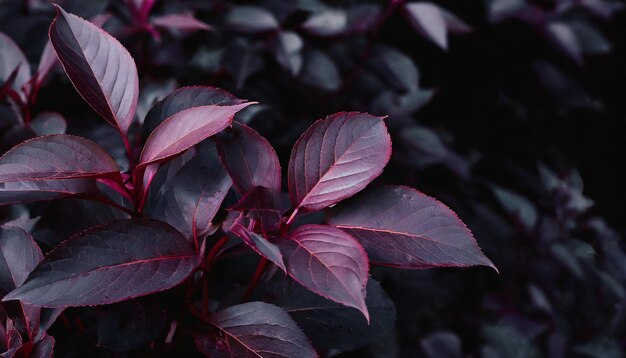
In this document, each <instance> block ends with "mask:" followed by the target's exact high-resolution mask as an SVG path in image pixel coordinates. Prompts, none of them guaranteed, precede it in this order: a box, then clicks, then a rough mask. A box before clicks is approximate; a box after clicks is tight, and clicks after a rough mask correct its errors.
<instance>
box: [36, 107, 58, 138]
mask: <svg viewBox="0 0 626 358" xmlns="http://www.w3.org/2000/svg"><path fill="white" fill-rule="evenodd" d="M30 128H31V129H32V130H33V131H34V132H35V134H37V135H38V136H42V135H50V134H64V133H65V130H66V129H67V122H66V121H65V118H63V116H62V115H61V114H59V113H57V112H42V113H39V114H38V115H36V116H35V118H33V120H32V121H31V122H30Z"/></svg>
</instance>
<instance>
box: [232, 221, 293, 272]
mask: <svg viewBox="0 0 626 358" xmlns="http://www.w3.org/2000/svg"><path fill="white" fill-rule="evenodd" d="M247 223H248V221H247V220H245V219H241V218H240V219H238V220H236V221H235V223H234V224H233V225H232V226H231V227H230V228H228V230H229V231H230V232H232V233H233V234H235V235H237V236H238V237H239V238H241V239H242V240H243V242H245V243H246V245H248V246H250V248H252V249H253V250H254V251H256V252H257V253H258V254H259V255H261V256H263V257H265V258H266V259H268V260H270V261H271V262H273V263H274V264H275V265H276V266H278V267H280V268H281V269H282V270H283V271H286V270H287V269H286V268H285V263H284V261H283V255H282V254H281V252H280V248H279V247H278V246H276V245H274V244H272V243H271V242H269V241H268V240H267V239H266V238H264V237H263V236H261V235H259V234H257V233H255V232H253V231H251V230H249V229H248V228H247V226H246V224H247Z"/></svg>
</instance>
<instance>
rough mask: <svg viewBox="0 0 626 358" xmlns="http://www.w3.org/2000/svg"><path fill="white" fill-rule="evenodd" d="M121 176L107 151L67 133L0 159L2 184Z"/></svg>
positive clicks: (32, 143) (37, 140)
mask: <svg viewBox="0 0 626 358" xmlns="http://www.w3.org/2000/svg"><path fill="white" fill-rule="evenodd" d="M112 173H119V169H118V167H117V164H115V161H114V160H113V158H111V156H109V155H108V154H107V153H106V152H105V151H104V149H102V148H101V147H100V146H98V145H97V144H95V143H94V142H92V141H89V140H87V139H84V138H81V137H76V136H71V135H67V134H57V135H49V136H43V137H37V138H33V139H30V140H27V141H25V142H22V143H20V144H18V145H16V146H15V147H13V148H11V150H9V151H8V152H6V153H5V154H4V155H3V156H2V157H1V158H0V183H1V182H11V181H21V180H50V179H71V178H89V177H98V176H105V175H107V174H112Z"/></svg>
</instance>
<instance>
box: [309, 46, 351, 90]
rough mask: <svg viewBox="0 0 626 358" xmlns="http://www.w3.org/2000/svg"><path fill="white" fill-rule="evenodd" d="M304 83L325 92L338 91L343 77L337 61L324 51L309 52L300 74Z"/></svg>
mask: <svg viewBox="0 0 626 358" xmlns="http://www.w3.org/2000/svg"><path fill="white" fill-rule="evenodd" d="M300 79H301V80H302V82H304V83H306V84H307V85H309V86H312V87H315V88H319V89H322V90H325V91H336V90H338V89H339V86H341V76H340V74H339V69H338V68H337V65H336V64H335V61H333V59H332V58H331V57H330V56H328V55H327V54H326V53H325V52H323V51H317V50H314V51H308V52H307V53H306V59H305V62H304V67H303V68H302V71H301V73H300Z"/></svg>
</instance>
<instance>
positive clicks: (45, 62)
mask: <svg viewBox="0 0 626 358" xmlns="http://www.w3.org/2000/svg"><path fill="white" fill-rule="evenodd" d="M110 17H111V15H110V14H100V15H96V16H94V17H92V18H91V20H90V21H91V22H92V23H93V24H94V25H96V26H98V27H102V25H104V23H105V22H107V20H108V19H109V18H110ZM57 62H58V58H57V55H56V53H55V52H54V49H53V48H52V43H51V42H50V40H49V39H48V41H46V45H45V46H44V47H43V51H42V52H41V57H40V58H39V65H38V67H37V74H36V76H37V80H36V86H37V87H40V86H41V84H42V83H43V80H44V78H45V77H46V75H47V74H48V73H49V72H50V70H52V68H53V67H54V66H55V65H56V64H57Z"/></svg>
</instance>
